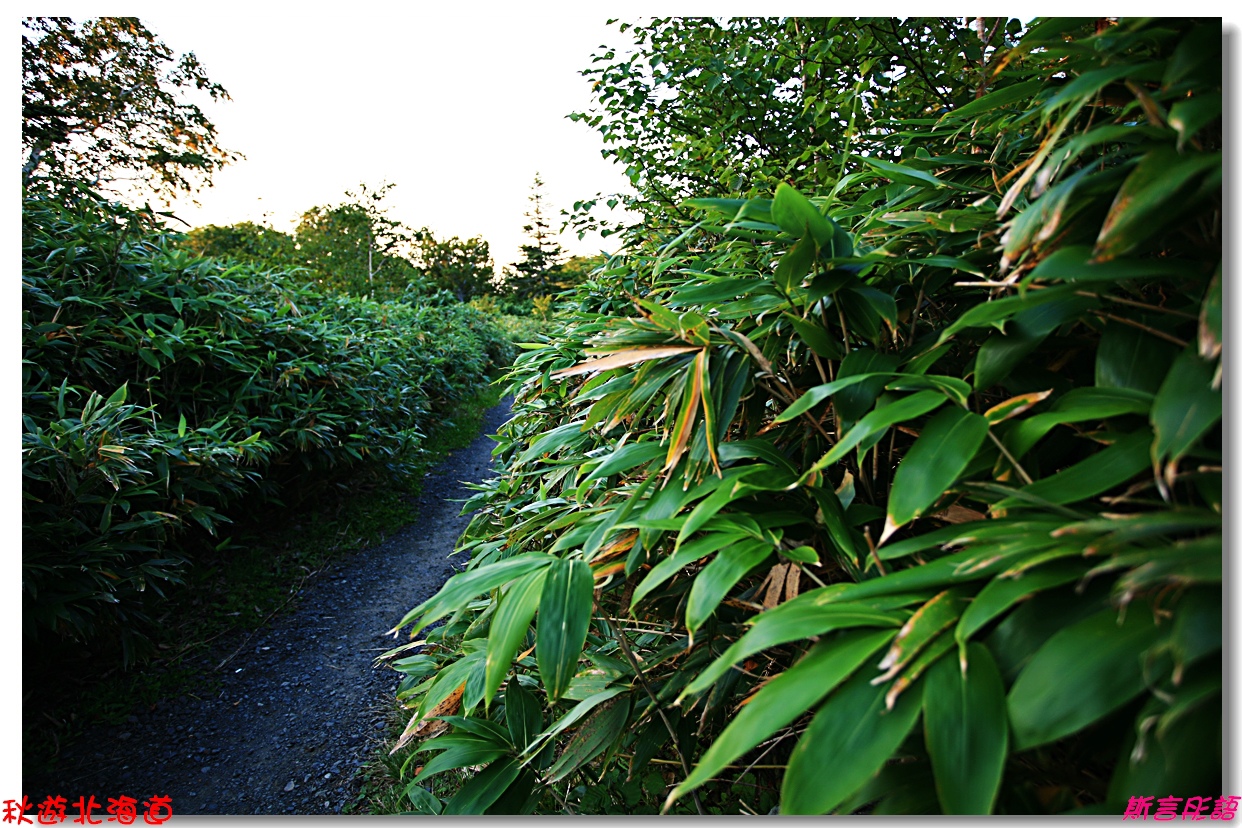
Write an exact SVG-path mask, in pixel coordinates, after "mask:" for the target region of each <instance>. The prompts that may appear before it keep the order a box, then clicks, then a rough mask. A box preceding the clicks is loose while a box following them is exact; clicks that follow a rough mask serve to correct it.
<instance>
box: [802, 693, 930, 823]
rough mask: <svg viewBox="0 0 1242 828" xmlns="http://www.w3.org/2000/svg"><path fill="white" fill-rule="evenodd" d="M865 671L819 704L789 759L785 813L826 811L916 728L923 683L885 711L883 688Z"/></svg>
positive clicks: (879, 766) (884, 759) (863, 778)
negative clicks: (873, 681)
mask: <svg viewBox="0 0 1242 828" xmlns="http://www.w3.org/2000/svg"><path fill="white" fill-rule="evenodd" d="M870 679H871V676H870V674H869V671H868V670H866V669H861V670H859V671H857V672H856V673H855V674H854V676H853V677H852V678H850V679H849V680H848V681H846V682H845V683H844V684H843V685H841V686H840V687H838V688H837V689H836V690H835V691H834V692H833V693H832V695H831V696H829V697H828V700H827V701H826V702H824V704H823V705H822V706H821V707H820V708H819V712H818V713H816V714H815V718H814V719H812V720H811V724H810V726H809V727H807V729H806V732H805V733H803V734H802V738H801V739H799V740H798V744H797V745H796V746H795V747H794V749H793V753H792V755H791V756H790V757H789V769H788V770H787V771H786V772H785V778H784V781H783V782H782V784H781V803H780V807H781V813H782V814H824V813H828V812H830V811H832V810H833V809H834V808H836V807H837V806H838V805H840V804H841V803H842V802H843V801H845V798H846V797H848V796H849V795H850V794H852V793H853V792H854V791H855V790H857V789H858V788H859V787H861V786H862V785H863V784H864V783H865V782H866V781H867V780H868V779H870V778H871V776H872V775H873V774H874V773H875V772H876V771H878V770H879V769H880V768H881V767H883V766H884V763H885V762H887V761H888V759H889V757H890V756H892V755H893V753H894V751H896V750H897V748H898V747H900V746H901V743H902V742H904V741H905V739H906V736H908V735H909V733H910V731H911V730H913V729H914V724H915V722H917V721H918V718H919V713H920V711H921V710H922V702H923V699H922V695H923V684H922V683H921V682H919V683H916V684H915V685H914V688H913V689H912V690H910V691H907V692H906V693H903V694H902V696H901V697H900V698H899V699H898V700H897V704H896V705H895V706H894V708H893V709H892V710H888V709H886V706H885V702H884V696H885V688H884V687H873V686H872V685H871V680H870Z"/></svg>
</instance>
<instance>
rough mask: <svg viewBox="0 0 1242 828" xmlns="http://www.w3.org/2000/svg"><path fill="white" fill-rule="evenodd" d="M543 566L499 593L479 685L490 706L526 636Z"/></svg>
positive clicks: (537, 596) (541, 580)
mask: <svg viewBox="0 0 1242 828" xmlns="http://www.w3.org/2000/svg"><path fill="white" fill-rule="evenodd" d="M547 573H548V570H547V568H544V569H540V570H536V571H535V572H531V573H529V574H526V575H523V576H522V577H521V578H518V579H517V580H516V581H514V582H513V584H512V585H511V586H510V587H509V589H508V591H507V592H504V593H502V594H501V596H500V599H499V601H500V603H499V605H498V606H497V607H496V614H495V615H494V616H493V617H492V626H491V629H490V631H489V632H488V636H487V668H486V673H485V678H484V684H483V699H484V701H485V703H486V704H487V705H489V706H490V705H491V703H492V697H493V696H495V695H496V691H497V690H499V689H500V683H501V682H502V681H504V678H505V676H506V675H508V673H509V667H510V666H512V664H513V656H514V655H515V654H516V653H517V651H518V647H520V646H521V645H522V641H523V639H525V638H526V632H527V630H529V629H530V622H531V620H532V619H534V617H535V610H536V608H538V606H539V595H540V592H541V591H542V590H543V581H544V577H545V576H546V575H547Z"/></svg>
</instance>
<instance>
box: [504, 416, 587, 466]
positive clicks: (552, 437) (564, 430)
mask: <svg viewBox="0 0 1242 828" xmlns="http://www.w3.org/2000/svg"><path fill="white" fill-rule="evenodd" d="M584 438H585V435H584V434H583V433H582V423H566V424H565V425H562V426H557V427H556V428H554V429H552V430H551V431H549V432H547V433H545V434H543V435H541V436H540V437H539V439H537V440H535V442H534V443H532V444H531V446H530V448H528V449H527V450H526V451H524V452H522V454H521V456H520V457H518V459H517V460H515V461H514V462H513V465H514V466H523V465H525V464H527V463H529V462H530V461H531V460H534V459H536V458H538V457H542V456H543V455H545V454H551V453H552V452H554V451H556V450H558V449H562V448H564V447H565V446H568V445H572V444H574V443H580V442H582V441H583V439H584Z"/></svg>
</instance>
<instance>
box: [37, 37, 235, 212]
mask: <svg viewBox="0 0 1242 828" xmlns="http://www.w3.org/2000/svg"><path fill="white" fill-rule="evenodd" d="M195 94H201V95H205V96H206V97H208V98H210V99H212V100H220V99H228V93H227V92H226V91H225V89H224V87H223V86H221V85H220V84H218V83H215V82H213V81H212V80H210V79H209V78H208V77H207V74H206V71H205V70H204V68H203V66H202V65H201V64H200V63H199V62H198V58H196V57H195V56H194V54H193V53H192V52H190V53H187V54H183V55H181V56H180V57H177V56H176V55H175V54H174V53H173V52H172V50H170V49H169V48H168V47H167V46H165V45H164V44H163V43H162V42H161V41H160V40H159V39H158V38H156V36H155V35H153V34H152V33H151V32H150V31H149V30H148V29H147V28H146V27H145V26H144V25H143V24H142V23H141V22H140V21H139V20H138V19H137V18H133V17H101V18H97V19H94V20H88V21H86V22H82V23H78V22H74V21H72V20H70V19H69V18H64V17H36V18H27V19H26V20H24V21H23V32H22V152H23V155H24V157H25V160H24V163H23V165H22V183H23V185H24V186H48V185H49V184H50V183H51V182H53V181H55V180H60V181H66V180H68V181H77V182H82V183H84V184H86V185H87V186H90V187H93V188H97V189H104V190H117V189H118V187H119V186H120V185H121V184H122V182H129V183H130V184H132V185H135V186H138V187H139V188H143V187H145V188H149V189H150V190H152V191H154V192H155V193H157V194H160V195H162V196H165V197H168V196H171V195H173V194H175V193H178V192H189V191H192V190H194V189H195V188H197V187H199V186H202V185H209V184H210V183H211V177H212V174H213V173H215V172H216V171H218V170H219V169H221V168H222V167H224V166H225V165H226V164H228V163H229V162H231V161H234V160H236V159H237V158H239V157H240V156H239V155H238V154H237V153H234V152H230V151H229V150H226V149H224V148H222V147H221V146H220V145H219V143H218V141H217V137H216V128H215V125H214V124H212V122H211V121H210V120H209V119H208V118H207V116H206V115H205V114H204V113H203V111H202V109H201V108H200V107H199V106H198V104H196V103H194V102H193V100H192V96H193V95H195Z"/></svg>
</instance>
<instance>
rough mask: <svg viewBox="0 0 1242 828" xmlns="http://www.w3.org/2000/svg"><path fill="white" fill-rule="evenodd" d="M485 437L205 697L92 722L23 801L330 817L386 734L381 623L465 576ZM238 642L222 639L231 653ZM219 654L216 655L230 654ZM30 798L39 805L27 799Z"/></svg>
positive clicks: (239, 656)
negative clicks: (159, 801)
mask: <svg viewBox="0 0 1242 828" xmlns="http://www.w3.org/2000/svg"><path fill="white" fill-rule="evenodd" d="M509 404H510V400H508V399H506V400H504V401H503V402H501V404H500V405H498V406H496V407H495V408H493V409H491V410H490V411H488V412H487V414H486V416H485V419H484V423H483V431H482V433H481V434H480V435H479V436H478V437H476V438H475V440H474V442H472V443H471V444H470V445H469V446H467V447H466V448H464V449H460V450H458V451H455V452H453V453H452V454H451V455H449V456H448V457H447V458H446V459H445V460H444V461H443V462H442V463H441V464H440V465H439V466H437V467H436V468H435V469H434V470H433V471H432V472H430V473H429V474H428V476H427V480H426V482H425V484H424V486H423V493H422V496H421V498H420V502H419V506H418V510H419V512H418V514H419V516H418V520H417V522H416V523H414V524H412V525H410V526H408V527H406V528H405V529H403V530H402V531H400V532H398V533H397V534H395V535H394V536H393V537H391V538H389V539H388V540H387V541H385V542H384V543H383V544H381V545H379V546H375V547H372V548H370V549H365V550H362V551H359V552H357V553H354V554H352V555H349V556H347V557H346V558H345V559H344V560H342V561H340V562H339V563H337V564H335V565H333V567H332V568H331V569H329V570H327V571H325V572H324V573H322V574H321V575H320V576H319V577H318V578H316V579H315V580H314V581H313V582H312V583H311V584H309V585H308V586H307V587H306V589H305V590H304V591H303V594H302V597H301V598H300V600H299V601H298V604H297V608H296V609H295V610H293V611H292V612H290V613H289V614H287V615H284V616H282V617H279V618H276V619H274V620H273V622H272V623H271V624H270V625H269V626H268V627H267V628H266V629H263V630H260V631H257V632H255V633H253V634H252V635H251V637H250V638H249V640H248V641H246V642H245V646H244V648H242V649H241V650H236V651H233V650H230V651H231V652H234V655H233V656H232V658H231V659H230V660H229V661H228V662H227V664H226V665H225V666H224V667H222V668H221V667H219V665H220V662H221V661H222V660H223V657H222V656H221V655H219V654H216V655H215V656H214V657H213V658H212V659H211V660H204V661H203V663H202V664H201V668H202V670H203V672H204V675H205V676H206V675H210V676H211V677H213V678H216V679H220V680H221V681H222V684H223V689H221V690H219V691H218V694H213V697H211V698H204V699H195V698H192V697H189V696H187V697H184V698H177V699H171V700H165V701H164V702H162V703H161V704H159V705H158V706H156V708H155V709H153V710H150V711H145V710H144V711H142V712H141V713H138V714H137V715H134V716H131V717H130V718H129V721H128V722H126V723H125V724H123V725H121V726H118V727H103V726H101V727H99V728H96V729H95V730H94V731H92V732H88V733H86V734H85V735H84V736H83V738H81V739H78V740H76V741H75V743H74V744H73V745H72V746H71V747H70V748H68V749H66V751H65V753H64V755H62V758H61V761H60V763H59V765H58V770H57V773H56V777H55V778H54V779H41V780H29V779H28V780H25V781H24V783H23V787H24V788H25V793H26V794H28V795H30V797H31V801H32V802H35V803H37V802H41V801H42V800H43V799H44V798H45V797H46V796H47V795H48V794H51V795H53V796H55V795H60V796H64V797H65V798H66V800H68V802H69V803H70V806H71V808H72V805H73V803H75V802H77V801H78V798H79V797H81V796H86V797H90V796H92V795H93V796H94V797H95V800H96V801H97V802H99V803H101V808H100V810H99V811H98V812H96V814H95V816H96V818H99V817H103V818H105V819H106V818H107V814H106V813H104V812H103V807H104V806H106V805H107V802H108V799H109V798H117V797H119V796H122V795H124V796H130V797H133V798H134V799H136V800H137V801H138V813H139V815H140V817H139V818H140V819H141V814H142V812H143V807H142V803H143V801H144V800H147V799H149V798H150V797H151V796H153V795H158V796H169V797H171V798H172V810H173V813H174V814H334V813H340V812H341V809H342V808H343V807H344V806H345V804H346V803H348V802H349V801H351V800H352V799H353V798H354V797H355V796H356V795H357V793H358V790H359V787H360V785H361V780H360V778H359V776H358V772H359V770H360V769H361V767H362V765H363V764H364V763H365V761H366V759H367V757H368V756H370V755H371V754H372V753H373V751H375V750H376V748H377V745H378V743H379V741H380V740H381V739H382V738H383V736H384V734H385V717H386V716H387V715H388V713H389V711H390V710H391V709H392V704H393V691H394V690H395V688H396V685H397V683H398V680H399V679H400V675H399V674H398V673H396V672H395V671H393V670H392V669H390V668H388V667H386V666H382V667H379V668H376V667H375V666H373V661H374V659H375V658H376V656H378V655H379V654H380V653H382V652H384V651H385V650H388V649H391V648H392V647H393V646H395V645H396V644H399V643H402V642H403V641H404V639H402V640H401V641H394V640H393V639H392V638H391V637H390V636H387V635H385V631H387V630H388V629H390V628H391V627H392V626H393V625H394V624H395V623H397V622H398V621H400V620H401V617H402V616H403V615H404V614H405V613H406V612H407V611H408V610H409V609H410V608H412V607H414V606H415V605H416V604H418V603H420V602H422V601H424V600H425V599H427V598H429V597H430V596H431V595H433V594H434V593H435V592H436V591H437V590H438V589H439V588H440V586H441V585H442V584H443V583H444V581H445V580H446V579H447V578H448V577H449V576H451V575H452V574H453V572H454V571H455V570H456V569H460V568H461V562H460V561H458V562H457V566H456V568H455V567H454V561H453V559H452V558H450V557H449V556H450V553H452V551H453V546H454V544H455V542H456V540H457V538H458V537H459V536H460V535H461V533H462V531H463V530H464V529H465V527H466V524H467V523H468V521H469V518H468V517H467V516H462V515H459V512H460V511H461V508H462V503H461V501H463V500H465V499H466V498H468V497H469V496H470V495H471V494H472V492H471V490H470V489H468V488H467V487H466V485H465V484H466V483H477V482H479V481H482V480H483V479H485V478H486V477H488V476H490V467H491V450H492V447H493V446H494V445H495V443H494V442H492V440H491V439H489V438H488V436H487V435H490V434H493V433H495V432H496V430H497V429H498V428H499V427H500V425H501V424H502V423H503V422H504V421H505V420H506V419H507V418H508V416H509ZM241 641H242V639H241V638H240V637H239V638H238V639H237V641H236V643H234V644H233V645H232V647H234V648H235V647H237V646H238V645H239V644H240V643H241ZM230 651H226V652H225V656H227V655H228V652H230ZM36 797H37V798H36Z"/></svg>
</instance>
